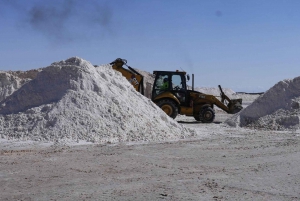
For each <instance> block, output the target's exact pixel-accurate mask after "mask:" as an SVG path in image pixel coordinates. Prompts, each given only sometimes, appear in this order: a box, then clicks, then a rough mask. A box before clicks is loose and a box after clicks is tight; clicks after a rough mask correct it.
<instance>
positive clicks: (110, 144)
mask: <svg viewBox="0 0 300 201" xmlns="http://www.w3.org/2000/svg"><path fill="white" fill-rule="evenodd" d="M76 66H80V68H78V67H76ZM53 67H54V69H52V68H53ZM82 67H83V68H82ZM47 68H48V69H47ZM47 68H46V70H47V71H45V72H46V73H44V75H43V76H42V77H40V78H39V79H40V82H38V81H35V82H36V83H39V84H38V86H40V88H35V87H34V86H35V84H31V85H30V84H29V85H27V87H24V86H25V84H26V83H27V84H28V83H29V82H28V81H30V80H27V81H26V82H24V83H21V81H22V79H21V80H18V79H19V78H17V76H16V75H13V76H15V77H13V78H11V80H13V82H14V83H15V82H16V80H17V81H19V82H17V84H18V83H21V84H20V85H17V84H11V83H10V82H7V81H5V83H6V85H5V86H6V88H5V90H2V91H5V93H4V92H3V94H4V95H3V96H5V97H4V98H3V99H5V98H6V101H7V100H10V102H5V101H4V102H2V104H3V103H6V104H4V106H2V107H1V111H2V112H3V113H10V114H7V115H2V117H1V123H2V124H1V129H2V130H1V131H2V133H1V134H2V135H1V137H2V139H1V140H0V150H1V151H0V192H1V194H0V200H278V201H279V200H280V201H281V200H300V188H299V186H300V173H299V166H300V157H299V154H300V133H299V130H297V129H287V130H285V131H278V130H274V129H272V128H268V129H265V130H260V129H259V130H258V129H249V128H244V127H240V126H235V127H231V126H229V125H228V124H225V123H224V122H225V121H226V120H227V119H228V118H231V119H232V118H233V119H234V117H235V116H233V115H229V114H226V113H225V112H223V111H222V110H219V109H217V110H216V119H215V121H214V123H211V124H203V123H198V122H195V120H194V119H193V118H190V117H186V116H178V117H177V118H176V119H175V121H173V120H172V119H169V118H166V117H165V116H164V114H162V113H160V111H159V110H157V108H156V106H155V105H152V104H151V103H149V102H148V100H147V99H145V98H144V97H142V96H139V95H138V94H137V93H135V91H134V90H131V89H130V85H127V84H126V83H127V82H125V81H126V80H125V81H124V79H123V78H122V77H121V76H120V75H119V74H118V73H115V72H113V71H110V70H109V66H105V65H104V66H102V68H101V69H100V68H92V67H91V66H90V64H89V63H88V62H86V61H84V60H81V59H79V58H72V59H71V60H66V61H61V62H55V63H54V64H53V65H51V66H49V67H47ZM70 68H72V69H73V70H75V73H74V74H73V73H71V72H74V71H73V70H72V71H69V70H70ZM44 70H45V69H43V71H44ZM58 70H60V71H58ZM47 72H53V73H54V74H49V73H47ZM57 72H60V73H62V72H65V73H66V74H63V76H62V77H57V78H56V76H58V74H55V73H57ZM46 75H47V76H49V79H50V78H51V81H52V82H51V83H56V81H57V80H61V83H56V84H57V85H62V86H65V88H64V89H65V90H64V91H63V92H64V93H62V90H61V88H56V89H57V90H58V92H61V93H60V94H58V95H56V96H55V97H56V99H55V100H52V99H51V97H52V96H51V97H48V98H47V97H46V98H43V97H42V98H40V99H38V102H37V103H36V102H35V103H33V102H27V103H26V104H25V103H22V104H24V105H21V106H18V107H12V105H13V104H14V103H16V102H17V103H18V100H26V99H27V98H26V97H23V96H22V93H21V92H19V93H20V95H18V94H19V93H17V94H16V95H13V96H12V95H11V94H12V93H11V92H12V91H18V90H19V89H23V91H26V92H27V94H28V93H30V94H31V96H34V95H35V94H40V93H35V92H38V90H41V89H43V90H45V89H47V87H46V86H43V85H41V83H43V80H47V76H46ZM50 75H51V76H50ZM67 75H69V76H67ZM40 76H41V75H40ZM4 77H5V79H4V80H9V79H7V77H9V75H6V76H4ZM67 78H69V79H67ZM79 78H80V79H79ZM85 78H86V79H85ZM105 78H106V79H105ZM115 78H116V79H115ZM55 79H56V80H55ZM32 80H34V79H32ZM70 80H71V82H70ZM87 80H90V82H87ZM49 82H50V81H49ZM51 83H50V84H51ZM68 83H71V85H69V84H68ZM293 83H294V82H293ZM45 85H46V84H45ZM120 85H122V86H123V88H122V86H120ZM21 86H22V87H23V88H22V87H21ZM108 86H109V87H108ZM124 86H125V87H124ZM285 86H286V85H285ZM43 87H44V88H43ZM45 87H46V88H45ZM97 87H98V88H97ZM99 88H100V89H99ZM285 89H288V87H286V88H285ZM9 90H10V91H9ZM275 91H276V92H279V91H277V90H275ZM286 91H289V90H286ZM292 91H294V90H292ZM121 92H122V95H123V99H121V98H120V97H121ZM208 92H209V91H208ZM211 92H213V91H211ZM52 93H53V94H55V92H52ZM85 93H86V94H85ZM209 93H210V92H209ZM225 93H226V92H225ZM103 94H106V95H107V96H108V98H109V100H110V101H108V100H107V99H104V98H103ZM210 94H212V93H210ZM265 94H267V93H265ZM271 94H273V93H269V95H268V94H267V95H265V96H264V97H265V98H262V96H260V97H258V96H257V95H254V96H252V97H251V95H247V101H248V103H249V104H247V105H248V106H247V105H246V106H247V107H246V109H247V108H251V107H253V109H254V110H259V109H260V107H261V106H260V105H259V104H258V105H256V107H254V106H255V105H254V106H252V104H251V103H252V102H253V101H254V102H256V101H257V100H267V98H266V97H270V96H271ZM289 94H290V93H289ZM227 95H228V94H227ZM229 95H230V94H229ZM124 96H125V97H127V96H130V97H135V98H137V97H138V98H139V100H134V98H130V99H129V98H128V99H126V98H124ZM239 96H242V97H241V98H244V97H243V96H244V95H240V94H239ZM7 97H11V98H9V99H7ZM78 97H80V98H78ZM283 97H286V96H283ZM290 97H292V96H290ZM113 98H115V100H113ZM49 99H51V100H49ZM292 99H293V100H294V99H295V97H293V98H290V99H288V100H292ZM72 100H73V101H72ZM114 101H117V102H118V103H119V104H116V105H113V103H115V102H114ZM123 101H124V102H125V103H124V102H123ZM127 102H132V103H127ZM28 104H36V105H37V106H35V107H33V108H32V107H31V109H27V107H28ZM98 104H99V106H98ZM101 104H102V105H101ZM265 104H267V103H265ZM290 105H293V106H294V107H295V103H293V104H292V102H291V104H290ZM121 106H122V107H121ZM141 106H143V107H146V108H144V109H143V108H140V107H141ZM44 107H46V109H43V108H44ZM123 107H124V108H125V109H126V111H128V113H129V114H128V117H126V114H127V113H126V114H125V113H124V114H123V113H122V114H117V113H116V112H117V111H118V112H124V111H123ZM16 108H18V110H17V111H14V112H12V110H14V109H16ZM91 108H94V110H95V111H92V109H91ZM103 108H106V109H107V110H104V109H103ZM111 108H112V109H111ZM109 109H111V111H114V112H108V110H109ZM246 109H245V110H246ZM71 110H72V111H71ZM59 111H60V112H59ZM276 111H277V110H276ZM66 113H67V114H66ZM79 113H80V114H79ZM95 113H96V114H97V115H96V116H95ZM113 113H115V115H114V114H113ZM142 113H147V114H148V116H147V117H146V116H143V114H142ZM76 115H77V116H76ZM118 115H119V116H118ZM134 115H138V117H139V118H136V117H134ZM102 116H107V117H108V118H110V121H107V122H106V120H105V119H101V118H102ZM54 117H56V118H57V119H58V120H57V121H55V122H53V123H52V124H51V125H50V126H49V127H48V128H47V127H46V125H49V119H51V118H54ZM118 117H120V118H118ZM122 117H125V118H128V119H127V120H126V121H125V120H124V119H123V120H122ZM156 117H158V118H160V119H159V121H156V119H157V118H156ZM80 118H81V119H80ZM97 118H99V119H100V120H99V121H98V123H99V122H100V125H101V122H106V123H108V124H109V125H111V126H110V127H109V128H111V129H112V130H115V131H116V132H115V133H114V134H112V135H108V134H106V135H105V136H104V134H103V133H101V130H102V129H103V130H104V131H105V127H104V126H103V127H101V126H99V127H96V128H99V130H97V129H96V130H95V131H96V132H91V130H89V131H90V132H88V131H87V130H84V129H86V128H88V124H87V122H89V121H91V122H92V123H93V125H94V124H96V123H97V121H96V120H95V119H97ZM235 119H236V118H235ZM80 121H82V122H84V124H81V123H80ZM16 122H17V123H16ZM26 122H29V123H27V124H26ZM47 122H48V124H47ZM76 122H78V124H76ZM149 122H150V124H152V127H151V129H152V130H153V132H148V131H149V129H150V128H147V127H146V126H147V125H149V124H147V123H149ZM234 122H235V121H234ZM64 123H65V124H67V125H64ZM114 123H115V124H114ZM117 123H118V124H120V123H121V124H122V123H123V126H124V128H125V129H124V130H121V129H122V128H119V130H117V128H118V125H117ZM70 124H72V125H70ZM89 125H90V124H89ZM139 126H141V127H139ZM155 126H156V127H155ZM172 126H174V127H175V128H172ZM30 128H32V131H34V132H35V133H34V132H31V130H29V129H30ZM59 128H64V129H65V130H63V131H62V132H61V133H60V134H59V135H54V134H53V133H55V132H53V131H54V130H55V131H56V132H57V133H59V132H58V131H59ZM66 128H68V129H69V130H68V129H67V131H70V129H72V128H73V130H72V132H69V133H68V132H66ZM74 128H75V129H77V131H75V130H74ZM156 128H159V129H158V130H157V129H156ZM172 129H174V130H172ZM49 130H50V131H51V132H50V131H49ZM142 130H143V131H142ZM155 130H157V131H156V132H155ZM22 131H26V132H25V134H24V133H23V135H22ZM120 131H121V132H120ZM7 132H9V133H7ZM97 132H99V134H98V136H99V135H100V136H101V135H103V136H101V137H103V138H104V139H105V140H104V141H101V140H100V139H99V138H97V137H95V135H96V134H97ZM70 133H73V135H72V134H71V135H70ZM141 133H142V136H143V137H141V136H140V135H141ZM17 134H18V135H17ZM41 136H42V137H41ZM37 137H40V138H41V139H40V141H36V140H37V139H38V138H37ZM86 137H89V138H86ZM137 137H139V138H137ZM112 139H114V140H112ZM33 140H34V141H33ZM58 142H63V143H58ZM75 145H76V146H75Z"/></svg>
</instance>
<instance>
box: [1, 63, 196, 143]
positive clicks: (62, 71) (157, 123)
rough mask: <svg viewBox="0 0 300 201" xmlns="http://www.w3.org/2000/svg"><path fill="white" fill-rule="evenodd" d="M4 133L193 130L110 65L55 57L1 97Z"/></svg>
mask: <svg viewBox="0 0 300 201" xmlns="http://www.w3.org/2000/svg"><path fill="white" fill-rule="evenodd" d="M0 134H1V137H2V138H4V139H20V140H39V141H59V142H74V141H79V140H84V141H88V142H97V143H106V142H111V143H112V142H130V141H163V140H176V139H181V138H185V137H189V136H193V135H195V131H194V130H191V129H187V128H185V127H183V126H182V125H180V124H178V123H177V122H176V121H174V120H173V119H171V118H169V117H168V116H167V115H166V114H165V113H164V112H163V111H162V110H161V109H160V108H158V107H157V106H156V105H155V104H154V103H153V102H152V101H150V100H149V99H148V98H146V97H144V96H142V95H141V94H140V93H138V92H136V91H135V90H134V88H133V87H132V85H131V84H129V82H128V81H127V80H126V79H125V78H124V77H123V76H122V75H121V74H120V73H119V72H116V71H114V70H113V69H112V68H111V66H110V65H103V66H99V67H97V68H95V67H94V66H93V65H92V64H91V63H89V62H88V61H85V60H83V59H81V58H78V57H72V58H70V59H68V60H65V61H60V62H55V63H53V64H51V65H50V66H49V67H46V68H44V69H43V71H41V72H39V73H38V74H37V76H36V78H35V79H32V80H31V81H29V82H27V83H26V84H24V85H23V86H22V87H21V88H19V89H18V90H16V91H15V92H14V93H13V94H11V95H10V96H8V97H6V99H4V100H3V101H2V102H1V103H0Z"/></svg>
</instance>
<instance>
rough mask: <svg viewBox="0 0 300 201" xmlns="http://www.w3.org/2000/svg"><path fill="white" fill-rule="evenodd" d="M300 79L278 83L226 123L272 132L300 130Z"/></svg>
mask: <svg viewBox="0 0 300 201" xmlns="http://www.w3.org/2000/svg"><path fill="white" fill-rule="evenodd" d="M299 116H300V77H296V78H294V79H287V80H283V81H280V82H278V83H277V84H276V85H274V86H273V87H272V88H270V89H269V90H268V91H266V92H265V93H264V94H263V95H261V96H260V97H258V98H257V99H256V100H255V101H254V102H253V103H252V104H251V105H249V106H248V107H247V108H245V109H243V110H242V111H241V112H239V113H237V114H236V115H235V116H233V117H232V118H230V119H227V120H226V123H227V124H228V125H231V126H241V127H251V128H261V129H270V130H286V129H299V127H300V121H299Z"/></svg>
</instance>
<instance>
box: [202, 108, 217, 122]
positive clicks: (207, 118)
mask: <svg viewBox="0 0 300 201" xmlns="http://www.w3.org/2000/svg"><path fill="white" fill-rule="evenodd" d="M200 113H201V114H200V115H201V118H200V119H201V121H202V122H203V123H211V122H213V121H214V119H215V111H214V109H212V108H211V107H206V108H204V109H202V110H201V112H200Z"/></svg>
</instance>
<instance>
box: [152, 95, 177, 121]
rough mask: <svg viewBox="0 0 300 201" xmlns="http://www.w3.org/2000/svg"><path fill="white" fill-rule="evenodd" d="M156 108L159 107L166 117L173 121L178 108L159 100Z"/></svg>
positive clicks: (173, 104) (165, 100) (167, 101)
mask: <svg viewBox="0 0 300 201" xmlns="http://www.w3.org/2000/svg"><path fill="white" fill-rule="evenodd" d="M157 105H158V107H160V108H161V109H162V110H163V111H164V112H165V113H166V114H167V115H168V116H170V117H172V118H173V119H175V118H176V116H177V114H178V108H177V106H176V104H175V103H174V102H173V101H171V100H168V99H164V100H161V101H159V102H157Z"/></svg>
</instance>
